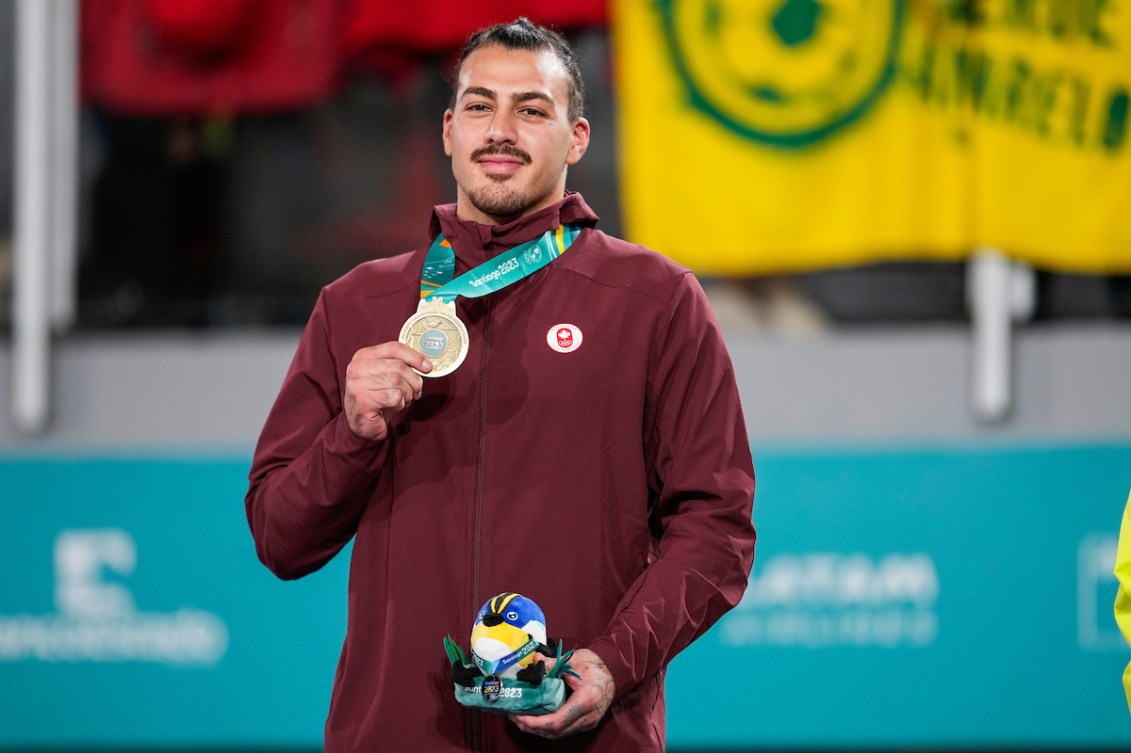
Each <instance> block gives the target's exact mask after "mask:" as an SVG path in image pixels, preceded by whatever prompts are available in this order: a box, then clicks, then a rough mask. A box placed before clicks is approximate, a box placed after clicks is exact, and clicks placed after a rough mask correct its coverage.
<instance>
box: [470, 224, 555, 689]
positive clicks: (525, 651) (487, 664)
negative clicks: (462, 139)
mask: <svg viewBox="0 0 1131 753" xmlns="http://www.w3.org/2000/svg"><path fill="white" fill-rule="evenodd" d="M551 232H552V231H551ZM543 266H545V265H543ZM537 649H538V641H536V640H534V639H533V638H531V639H530V640H528V641H527V642H526V643H524V644H522V646H520V647H519V648H518V650H517V651H515V652H514V653H513V654H510V655H508V656H505V657H503V658H502V659H499V660H498V661H487V660H486V659H483V658H480V657H478V656H476V655H475V654H474V653H472V654H471V660H472V661H473V662H475V666H477V667H479V671H480V672H483V673H484V674H488V675H494V674H502V673H503V672H505V671H506V670H507V669H508V668H510V667H513V666H514V665H515V664H518V663H519V662H520V661H522V660H523V659H525V658H526V657H528V656H530V655H531V654H533V653H534V652H535V651H536V650H537Z"/></svg>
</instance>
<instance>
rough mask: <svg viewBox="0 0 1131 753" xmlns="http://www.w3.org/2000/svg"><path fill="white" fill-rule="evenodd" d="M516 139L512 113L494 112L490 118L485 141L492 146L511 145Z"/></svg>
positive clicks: (503, 110) (501, 110)
mask: <svg viewBox="0 0 1131 753" xmlns="http://www.w3.org/2000/svg"><path fill="white" fill-rule="evenodd" d="M517 137H518V134H517V132H516V131H515V122H514V113H512V112H510V111H509V110H506V109H498V110H496V111H495V114H494V116H493V117H492V118H491V126H490V128H488V129H487V141H489V142H490V143H492V144H513V143H514V142H515V140H516V139H517Z"/></svg>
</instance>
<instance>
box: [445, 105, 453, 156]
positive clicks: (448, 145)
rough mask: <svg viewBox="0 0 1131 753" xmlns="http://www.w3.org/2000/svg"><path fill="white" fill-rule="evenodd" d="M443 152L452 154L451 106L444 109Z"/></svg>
mask: <svg viewBox="0 0 1131 753" xmlns="http://www.w3.org/2000/svg"><path fill="white" fill-rule="evenodd" d="M443 139H444V154H446V155H448V156H449V157H451V156H452V108H450V107H449V108H448V109H447V110H444V133H443Z"/></svg>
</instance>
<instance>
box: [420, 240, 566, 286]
mask: <svg viewBox="0 0 1131 753" xmlns="http://www.w3.org/2000/svg"><path fill="white" fill-rule="evenodd" d="M580 232H581V226H580V225H559V226H558V227H556V228H554V229H553V230H549V231H547V232H545V233H543V234H542V235H541V236H539V237H538V238H535V239H534V240H532V241H528V242H526V243H523V244H520V245H518V246H514V247H513V248H510V249H507V250H506V251H504V252H503V253H501V254H499V255H498V256H496V257H495V258H493V259H489V260H487V261H485V262H484V263H482V264H480V265H479V266H478V267H476V268H475V269H471V270H468V271H467V272H464V273H463V274H462V275H460V276H459V277H457V278H455V279H452V278H453V277H454V276H455V269H456V255H455V252H454V251H453V250H452V244H451V243H450V242H449V241H448V239H446V238H445V237H444V236H443V235H438V236H436V240H434V241H433V242H432V245H431V246H430V247H429V249H428V255H427V256H426V257H424V270H423V271H422V272H421V275H420V297H421V299H423V300H431V299H432V298H436V299H439V300H440V301H441V302H443V303H450V302H452V301H454V300H455V299H456V298H457V297H458V296H461V295H462V296H463V297H465V298H479V297H480V296H485V295H487V294H488V293H494V292H496V291H498V290H502V289H503V288H505V287H506V286H508V285H513V284H514V283H516V282H518V281H519V280H523V279H525V278H527V277H529V276H530V275H532V274H534V273H535V272H537V271H538V270H540V269H542V268H543V267H545V266H547V265H548V264H549V263H550V262H552V261H553V260H554V259H556V258H558V257H559V256H561V255H562V254H564V253H565V252H566V249H567V248H569V247H570V245H571V244H572V243H573V242H574V240H576V239H577V236H578V234H579V233H580Z"/></svg>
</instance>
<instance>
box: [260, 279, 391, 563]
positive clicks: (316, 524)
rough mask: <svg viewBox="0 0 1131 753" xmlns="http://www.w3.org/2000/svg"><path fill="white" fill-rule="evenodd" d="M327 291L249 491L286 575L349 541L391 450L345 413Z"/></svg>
mask: <svg viewBox="0 0 1131 753" xmlns="http://www.w3.org/2000/svg"><path fill="white" fill-rule="evenodd" d="M326 298H327V296H326V293H325V292H323V294H322V295H321V296H319V298H318V302H317V303H316V304H315V307H314V311H313V313H312V314H311V316H310V321H309V322H308V323H307V326H306V329H305V331H304V332H303V335H302V339H301V340H300V341H299V346H298V350H297V352H296V353H295V357H294V360H293V361H292V363H291V366H290V369H289V370H288V372H287V375H286V377H285V379H284V380H283V386H282V388H281V389H280V390H279V395H278V397H277V398H276V399H275V404H274V406H273V407H272V408H271V412H270V414H269V415H268V417H267V422H266V424H265V425H264V427H263V432H262V434H261V435H260V438H259V444H258V446H257V447H256V450H255V456H254V458H253V460H252V465H251V472H250V485H249V488H248V492H247V497H246V499H245V505H246V508H247V519H248V524H249V525H250V526H251V533H252V537H253V538H254V539H255V548H256V552H257V553H258V554H259V559H260V560H261V561H262V562H263V564H265V565H266V566H267V567H268V568H269V569H270V570H271V571H272V572H273V573H275V574H276V575H277V576H279V577H280V578H284V579H292V578H299V577H301V576H303V575H306V574H308V573H311V572H313V571H315V570H317V569H319V568H320V567H322V566H323V565H325V564H326V563H327V562H328V561H330V559H331V558H333V556H334V555H335V554H337V553H338V552H339V551H340V550H341V549H342V547H343V546H345V545H346V543H347V542H348V541H349V540H350V538H351V537H352V536H353V535H354V533H355V532H356V530H357V526H358V521H359V520H360V518H361V514H362V512H363V511H364V510H365V506H366V503H367V501H368V499H369V496H370V494H371V493H372V491H373V487H374V485H375V483H376V479H377V473H378V470H379V469H380V467H381V465H382V463H383V462H384V457H385V454H386V448H385V443H383V442H372V441H369V440H365V439H362V438H360V437H358V436H356V435H355V434H354V433H353V431H352V430H350V428H349V424H348V423H347V422H346V419H345V416H344V414H343V413H342V398H341V395H342V387H341V384H340V381H341V380H340V377H339V373H338V372H339V369H338V365H337V362H336V360H335V358H334V354H333V352H332V349H331V344H330V336H329V314H328V310H327V309H328V303H327V300H326ZM342 369H344V366H343V367H342ZM343 373H344V372H343Z"/></svg>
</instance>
